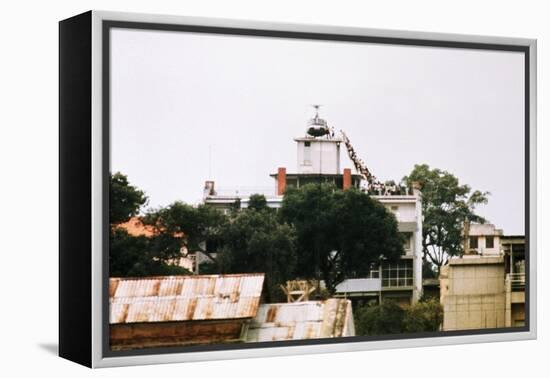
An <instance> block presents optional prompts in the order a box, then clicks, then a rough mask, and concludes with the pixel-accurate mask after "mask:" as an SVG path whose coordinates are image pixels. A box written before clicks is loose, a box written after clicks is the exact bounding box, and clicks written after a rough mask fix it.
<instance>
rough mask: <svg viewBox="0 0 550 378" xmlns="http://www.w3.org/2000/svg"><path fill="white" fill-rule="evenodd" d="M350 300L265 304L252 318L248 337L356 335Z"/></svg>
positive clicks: (283, 337) (289, 338)
mask: <svg viewBox="0 0 550 378" xmlns="http://www.w3.org/2000/svg"><path fill="white" fill-rule="evenodd" d="M354 335H355V326H354V323H353V314H352V310H351V301H349V300H347V299H336V298H332V299H327V300H326V301H308V302H294V303H275V304H264V305H261V306H260V307H259V309H258V314H257V315H256V317H255V318H254V319H253V320H252V322H251V324H250V326H249V329H248V333H247V341H249V342H254V341H280V340H300V339H315V338H328V337H342V336H354Z"/></svg>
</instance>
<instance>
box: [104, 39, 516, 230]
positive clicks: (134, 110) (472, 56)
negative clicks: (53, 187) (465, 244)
mask: <svg viewBox="0 0 550 378" xmlns="http://www.w3.org/2000/svg"><path fill="white" fill-rule="evenodd" d="M523 65H524V62H523V55H522V54H521V53H513V52H495V51H493V52H491V51H480V50H464V49H450V48H431V47H408V46H397V45H395V46H394V45H377V44H365V43H349V42H325V41H307V40H296V39H275V38H260V37H238V36H219V35H207V34H193V33H183V32H160V31H138V30H125V29H114V30H113V31H112V61H111V77H112V86H111V99H112V103H111V104H112V105H111V109H112V114H111V170H112V171H113V172H116V171H120V172H122V173H124V174H126V175H128V177H129V180H130V182H131V183H132V184H134V185H137V186H138V187H139V188H141V189H143V190H144V191H145V192H146V193H147V195H148V196H149V199H150V200H149V205H150V206H153V207H158V206H161V205H167V204H169V203H171V202H173V201H175V200H183V201H186V202H189V203H198V202H199V201H200V199H201V198H202V188H203V184H204V181H205V180H206V179H209V178H210V179H214V180H215V181H216V186H217V187H221V188H223V187H225V188H234V189H238V188H239V187H241V188H245V189H246V188H258V189H264V190H265V189H266V188H274V181H273V179H272V178H271V177H269V174H270V173H275V172H276V170H277V167H287V171H288V172H289V173H291V172H295V171H296V144H295V142H294V141H293V138H294V137H297V136H303V135H304V134H305V130H306V123H307V120H308V119H309V118H311V116H312V115H313V113H314V112H313V109H312V108H311V104H322V105H323V107H322V108H321V117H322V118H324V119H326V120H327V121H328V122H329V125H331V126H332V127H334V128H335V129H336V130H340V129H342V130H344V131H345V132H346V134H347V135H348V136H349V137H350V139H351V142H352V144H353V145H354V147H355V150H356V152H357V154H358V155H359V157H361V158H362V159H363V160H364V161H365V162H366V164H367V166H368V167H369V168H370V169H371V171H373V173H374V174H375V175H376V176H377V177H378V178H379V179H380V180H381V181H385V180H389V179H395V180H400V179H401V178H402V177H403V176H404V175H406V174H408V173H409V172H410V171H411V169H412V168H413V166H414V164H420V163H426V164H429V165H430V166H432V167H438V168H441V169H444V170H448V171H449V172H451V173H453V174H455V175H457V176H458V177H459V179H460V181H461V183H467V184H469V185H470V186H472V187H473V188H474V189H479V190H483V191H489V192H491V196H490V199H489V204H488V205H485V206H481V207H480V208H479V213H480V214H481V215H483V216H485V217H487V218H488V220H489V221H491V222H492V223H495V224H496V225H497V227H499V228H502V229H504V232H505V234H523V233H524V148H525V146H524V135H523V132H524V130H523V125H524V103H523V101H524V94H523V93H524V92H523V86H524V76H523ZM341 158H342V162H343V164H342V168H344V167H351V166H352V165H351V162H350V161H349V159H348V157H347V154H346V153H345V150H342V156H341Z"/></svg>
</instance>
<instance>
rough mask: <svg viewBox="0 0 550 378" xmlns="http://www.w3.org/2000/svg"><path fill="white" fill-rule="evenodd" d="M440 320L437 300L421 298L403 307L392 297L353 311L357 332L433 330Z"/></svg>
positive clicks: (441, 318)
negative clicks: (423, 299) (422, 299)
mask: <svg viewBox="0 0 550 378" xmlns="http://www.w3.org/2000/svg"><path fill="white" fill-rule="evenodd" d="M442 322H443V308H442V307H441V304H440V303H439V301H438V300H437V299H435V298H434V299H429V300H426V301H420V302H418V303H416V304H414V305H412V306H410V307H407V308H405V309H404V308H402V307H400V306H399V305H397V304H396V303H395V302H393V301H391V300H385V301H383V302H382V303H381V304H379V305H377V304H375V305H366V306H361V307H359V308H357V309H356V310H355V328H356V333H357V335H388V334H395V333H407V332H411V333H415V332H436V331H438V330H439V327H440V325H441V323H442Z"/></svg>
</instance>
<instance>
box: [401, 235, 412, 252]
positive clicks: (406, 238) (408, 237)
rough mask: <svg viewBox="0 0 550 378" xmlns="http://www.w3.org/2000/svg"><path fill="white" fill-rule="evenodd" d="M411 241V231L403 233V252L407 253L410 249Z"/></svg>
mask: <svg viewBox="0 0 550 378" xmlns="http://www.w3.org/2000/svg"><path fill="white" fill-rule="evenodd" d="M411 241H412V233H410V232H405V233H403V249H404V250H405V253H409V252H410V251H411Z"/></svg>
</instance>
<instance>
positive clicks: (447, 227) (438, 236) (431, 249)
mask: <svg viewBox="0 0 550 378" xmlns="http://www.w3.org/2000/svg"><path fill="white" fill-rule="evenodd" d="M403 180H404V181H405V182H406V183H407V185H409V186H411V185H412V184H413V183H414V182H417V183H419V184H420V186H421V191H422V212H423V216H424V219H423V223H422V238H423V240H422V248H423V254H424V259H426V260H427V261H429V262H430V263H432V264H434V265H435V266H436V267H437V272H439V270H440V268H441V266H442V265H444V264H446V263H447V261H448V258H449V257H450V256H456V255H460V254H462V253H463V247H462V229H463V225H464V222H465V221H470V222H477V223H484V222H485V219H484V218H483V217H481V216H479V215H477V214H476V213H475V208H476V206H478V205H481V204H486V203H487V201H488V196H489V192H481V191H479V190H472V188H470V186H468V185H464V184H460V183H459V180H458V178H457V177H456V176H454V175H453V174H451V173H449V172H447V171H443V170H440V169H437V168H430V167H429V166H428V165H427V164H422V165H415V166H414V169H413V170H412V172H411V173H410V174H409V175H408V176H405V177H404V178H403Z"/></svg>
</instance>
